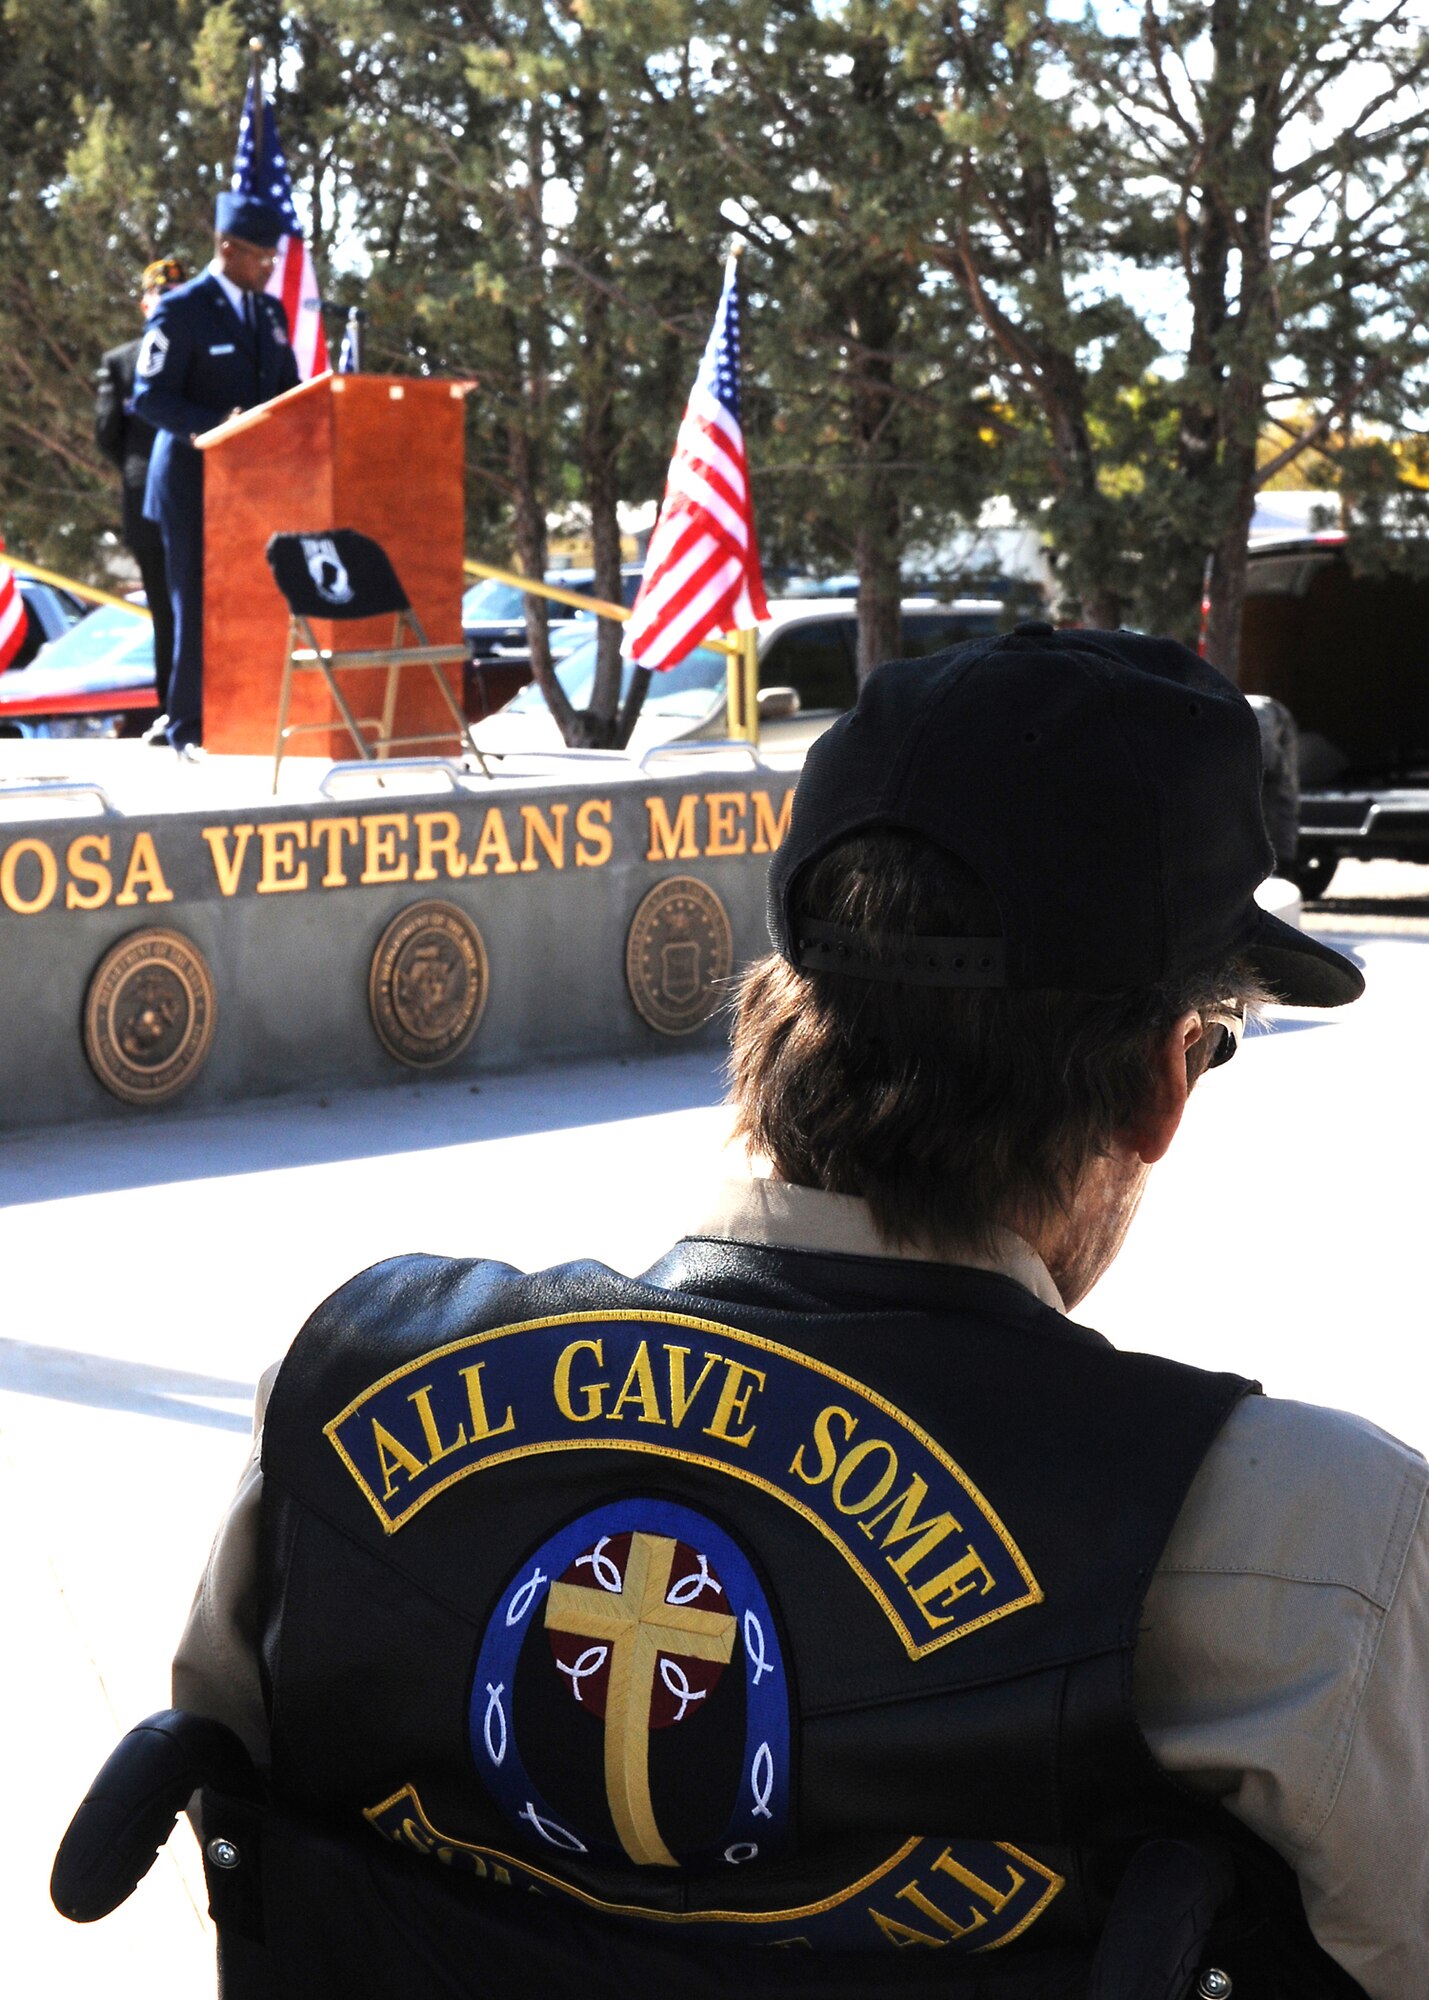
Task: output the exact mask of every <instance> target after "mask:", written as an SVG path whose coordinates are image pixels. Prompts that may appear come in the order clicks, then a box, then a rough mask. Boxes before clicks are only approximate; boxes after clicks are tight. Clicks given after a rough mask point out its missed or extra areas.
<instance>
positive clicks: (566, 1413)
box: [551, 1340, 610, 1424]
mask: <svg viewBox="0 0 1429 2000" xmlns="http://www.w3.org/2000/svg"><path fill="white" fill-rule="evenodd" d="M578 1354H590V1355H593V1356H594V1357H595V1365H596V1367H597V1368H603V1367H604V1366H605V1354H604V1352H603V1350H602V1347H601V1343H600V1342H599V1341H598V1340H573V1341H572V1342H571V1344H570V1346H569V1347H566V1348H563V1349H562V1350H561V1354H560V1358H559V1359H558V1361H557V1362H556V1372H555V1375H554V1376H553V1377H552V1380H551V1393H552V1395H553V1396H554V1397H555V1399H556V1408H557V1409H558V1410H559V1411H560V1413H561V1415H562V1416H563V1417H565V1418H566V1419H567V1420H568V1421H569V1422H571V1423H573V1424H588V1423H590V1422H591V1421H592V1420H593V1419H594V1418H596V1417H598V1416H599V1415H600V1413H601V1409H602V1407H603V1406H602V1403H601V1397H602V1396H603V1395H604V1393H605V1391H606V1390H607V1389H608V1388H609V1387H610V1384H609V1382H582V1383H580V1384H579V1386H578V1388H577V1391H576V1393H577V1394H578V1395H581V1396H584V1397H585V1408H584V1409H583V1410H578V1409H577V1408H576V1407H575V1405H574V1404H573V1403H572V1401H571V1366H572V1364H573V1363H574V1361H575V1358H576V1356H577V1355H578Z"/></svg>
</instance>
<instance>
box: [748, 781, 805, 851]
mask: <svg viewBox="0 0 1429 2000" xmlns="http://www.w3.org/2000/svg"><path fill="white" fill-rule="evenodd" d="M749 803H750V804H751V805H752V806H753V808H754V839H753V840H752V841H751V842H750V847H749V851H750V853H751V854H772V853H773V852H774V850H775V848H776V847H782V846H783V845H784V836H785V834H786V833H787V832H788V831H789V815H790V814H791V813H792V812H793V810H794V793H793V789H792V787H791V788H790V790H789V791H787V792H785V794H784V796H783V798H782V799H780V801H779V812H778V815H777V816H776V815H775V812H774V808H773V806H772V805H771V804H770V803H769V794H768V792H751V793H750V794H749Z"/></svg>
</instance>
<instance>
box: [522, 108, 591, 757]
mask: <svg viewBox="0 0 1429 2000" xmlns="http://www.w3.org/2000/svg"><path fill="white" fill-rule="evenodd" d="M544 152H545V132H544V123H543V120H542V117H541V113H540V110H539V107H536V106H533V107H532V109H531V114H530V124H529V126H528V129H527V160H528V164H529V166H530V169H531V179H530V185H529V187H528V189H527V190H526V200H525V203H524V213H523V222H524V225H525V236H526V246H525V247H526V256H527V260H528V262H527V270H528V273H529V277H530V283H531V285H532V292H531V296H530V299H529V302H528V304H527V305H526V308H525V310H524V312H523V313H522V314H521V317H520V319H519V320H518V319H517V318H516V316H515V315H514V314H513V315H512V317H511V321H510V338H511V345H512V354H513V359H514V362H515V367H514V369H513V375H514V379H515V380H516V381H517V383H518V384H519V385H520V394H519V398H518V401H519V404H520V408H519V409H518V410H517V411H516V412H515V413H513V415H512V418H511V421H510V424H509V429H508V439H509V449H508V459H509V463H510V467H511V483H512V486H513V488H514V492H515V499H514V503H513V509H512V512H513V526H514V530H515V541H516V553H517V557H518V559H519V561H520V564H521V567H522V569H523V571H524V572H525V574H526V575H527V576H529V577H532V578H533V579H535V580H536V581H537V582H540V581H542V580H543V579H544V577H545V574H546V560H547V555H546V502H545V487H546V478H545V474H546V420H547V409H546V406H547V400H548V396H549V391H550V323H549V317H548V312H547V303H546V293H545V277H544V272H545V249H546V229H545V223H544V221H543V219H542V212H541V196H542V189H543V186H544ZM524 608H525V617H526V642H527V644H528V645H529V647H530V649H531V676H532V679H533V680H534V681H535V682H536V684H537V686H538V687H539V688H540V690H541V692H542V694H543V695H544V696H545V697H546V704H547V706H548V707H549V709H550V711H551V714H552V715H553V716H554V718H555V721H556V727H557V728H558V729H559V730H560V732H561V735H562V737H563V739H564V740H565V741H566V742H567V743H572V742H575V741H577V740H578V738H579V734H580V719H579V717H578V715H577V713H576V710H575V709H574V708H573V707H572V706H571V703H570V701H569V700H568V698H567V696H566V691H565V689H564V688H563V687H562V686H561V684H560V682H559V681H558V680H557V679H556V674H555V669H554V667H553V666H552V664H551V635H550V622H549V619H550V614H549V610H548V606H547V600H546V599H545V598H544V597H533V596H530V595H528V596H527V597H526V599H525V601H524Z"/></svg>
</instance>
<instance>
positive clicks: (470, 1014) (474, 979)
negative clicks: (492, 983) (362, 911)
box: [367, 902, 488, 1069]
mask: <svg viewBox="0 0 1429 2000" xmlns="http://www.w3.org/2000/svg"><path fill="white" fill-rule="evenodd" d="M487 986H488V977H487V968H486V947H485V945H484V944H483V943H482V941H481V932H480V931H479V930H478V929H477V928H476V925H475V924H474V923H473V922H472V921H471V918H470V917H469V916H467V915H466V913H465V911H463V910H459V909H457V908H456V906H455V905H454V904H452V903H437V902H430V903H409V904H408V906H407V908H406V909H405V910H403V911H401V913H400V914H399V915H398V916H396V917H394V918H393V920H392V922H391V923H390V924H389V925H388V926H387V928H386V930H385V931H384V932H383V933H382V936H381V938H380V940H379V941H378V945H377V949H376V951H375V952H374V953H373V954H372V970H371V972H370V973H369V975H368V981H367V997H368V1004H369V1005H370V1007H371V1009H372V1025H373V1027H374V1028H375V1029H376V1030H377V1039H378V1040H379V1041H380V1042H381V1044H382V1046H383V1048H384V1049H386V1051H387V1053H388V1054H389V1055H392V1056H395V1057H396V1058H397V1060H398V1062H404V1063H407V1064H409V1065H410V1066H411V1067H412V1068H413V1069H435V1068H436V1067H437V1066H438V1065H439V1064H440V1063H445V1062H450V1061H451V1060H452V1058H453V1056H457V1055H460V1054H461V1052H462V1050H463V1049H464V1048H465V1047H466V1045H467V1043H468V1042H469V1041H470V1040H471V1038H472V1036H473V1035H474V1034H475V1033H476V1029H477V1024H478V1022H479V1021H480V1020H481V1015H482V1009H483V1008H484V1007H485V1005H486V994H487Z"/></svg>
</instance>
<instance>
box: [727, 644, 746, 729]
mask: <svg viewBox="0 0 1429 2000" xmlns="http://www.w3.org/2000/svg"><path fill="white" fill-rule="evenodd" d="M729 646H730V652H729V658H728V659H727V660H726V661H725V663H724V701H725V729H726V733H727V734H728V735H730V736H732V737H733V738H734V740H735V742H737V743H738V742H741V741H742V740H743V737H744V689H745V681H746V677H747V676H746V669H745V662H744V634H743V633H742V632H731V633H730V634H729Z"/></svg>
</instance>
